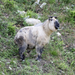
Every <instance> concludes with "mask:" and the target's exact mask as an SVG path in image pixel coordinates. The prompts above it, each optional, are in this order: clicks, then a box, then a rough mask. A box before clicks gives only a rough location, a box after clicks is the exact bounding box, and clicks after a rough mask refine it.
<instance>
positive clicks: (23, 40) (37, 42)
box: [14, 17, 59, 60]
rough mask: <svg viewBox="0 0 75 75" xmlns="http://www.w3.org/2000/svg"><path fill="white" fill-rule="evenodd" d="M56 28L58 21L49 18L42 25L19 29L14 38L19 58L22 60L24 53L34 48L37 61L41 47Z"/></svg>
mask: <svg viewBox="0 0 75 75" xmlns="http://www.w3.org/2000/svg"><path fill="white" fill-rule="evenodd" d="M58 27H59V23H58V20H57V19H56V18H55V17H50V18H49V19H47V20H46V21H45V22H44V23H39V24H37V25H35V26H28V27H24V28H21V29H20V30H19V31H18V32H17V34H16V36H15V38H14V41H15V43H16V44H18V46H19V55H20V58H21V59H22V60H24V58H25V56H24V51H25V50H26V49H33V48H35V49H36V53H37V54H38V57H37V58H36V60H39V59H40V58H41V54H42V51H43V47H44V46H45V45H46V44H48V43H49V40H50V35H51V34H52V32H54V31H56V30H57V29H58Z"/></svg>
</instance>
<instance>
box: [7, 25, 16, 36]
mask: <svg viewBox="0 0 75 75" xmlns="http://www.w3.org/2000/svg"><path fill="white" fill-rule="evenodd" d="M14 33H15V26H12V25H11V24H10V25H8V34H9V35H14Z"/></svg>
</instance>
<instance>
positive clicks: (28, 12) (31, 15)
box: [26, 10, 38, 18]
mask: <svg viewBox="0 0 75 75" xmlns="http://www.w3.org/2000/svg"><path fill="white" fill-rule="evenodd" d="M26 16H29V17H30V18H31V17H34V18H37V17H38V14H36V13H34V12H33V11H30V10H28V11H27V14H26Z"/></svg>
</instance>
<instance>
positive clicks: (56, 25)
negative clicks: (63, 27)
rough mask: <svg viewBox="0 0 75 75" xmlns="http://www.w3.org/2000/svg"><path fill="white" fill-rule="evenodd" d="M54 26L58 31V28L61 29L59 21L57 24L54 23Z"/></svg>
mask: <svg viewBox="0 0 75 75" xmlns="http://www.w3.org/2000/svg"><path fill="white" fill-rule="evenodd" d="M54 24H55V28H56V29H58V28H59V26H60V25H59V23H58V21H55V23H54Z"/></svg>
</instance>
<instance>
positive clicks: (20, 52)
mask: <svg viewBox="0 0 75 75" xmlns="http://www.w3.org/2000/svg"><path fill="white" fill-rule="evenodd" d="M25 50H26V45H25V44H24V45H23V46H21V47H20V48H19V55H20V58H21V60H24V59H25V55H24V52H25Z"/></svg>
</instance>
